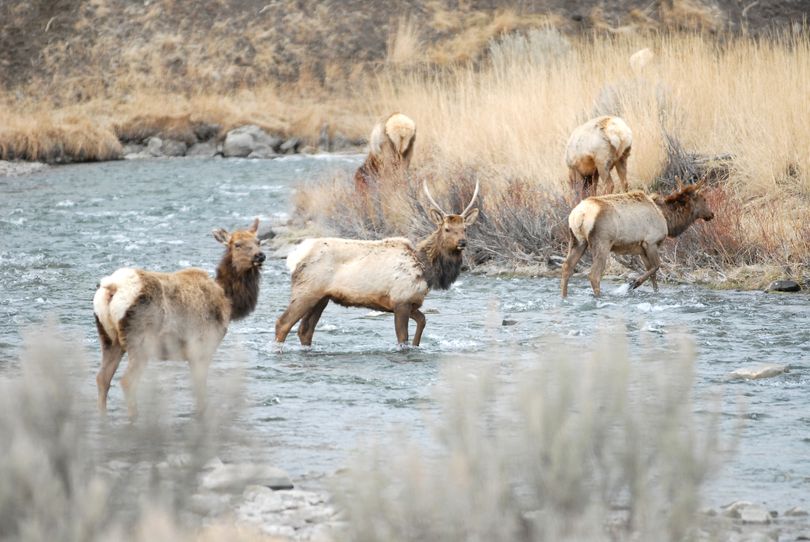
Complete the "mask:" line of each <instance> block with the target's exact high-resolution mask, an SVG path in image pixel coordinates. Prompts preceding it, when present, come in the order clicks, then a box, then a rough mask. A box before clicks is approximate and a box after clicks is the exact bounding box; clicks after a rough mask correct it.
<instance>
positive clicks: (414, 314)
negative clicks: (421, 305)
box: [411, 307, 427, 346]
mask: <svg viewBox="0 0 810 542" xmlns="http://www.w3.org/2000/svg"><path fill="white" fill-rule="evenodd" d="M411 318H413V321H414V322H416V331H415V332H414V334H413V345H414V346H419V343H420V342H421V341H422V331H423V330H424V329H425V324H426V323H427V320H425V315H424V314H423V313H422V311H420V310H419V309H418V308H416V307H413V308H412V309H411Z"/></svg>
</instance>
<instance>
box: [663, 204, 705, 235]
mask: <svg viewBox="0 0 810 542" xmlns="http://www.w3.org/2000/svg"><path fill="white" fill-rule="evenodd" d="M655 204H656V205H658V208H659V209H661V212H662V213H663V214H664V218H665V219H666V221H667V236H669V237H677V236H679V235H680V234H682V233H683V232H684V231H686V229H687V228H688V227H689V226H691V225H692V223H693V222H694V221H695V220H697V218H696V217H695V215H694V209H693V208H692V205H691V202H690V200H689V199H688V198H683V197H680V198H672V197H667V198H663V197H658V198H656V200H655Z"/></svg>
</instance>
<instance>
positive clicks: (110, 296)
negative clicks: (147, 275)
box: [93, 267, 141, 340]
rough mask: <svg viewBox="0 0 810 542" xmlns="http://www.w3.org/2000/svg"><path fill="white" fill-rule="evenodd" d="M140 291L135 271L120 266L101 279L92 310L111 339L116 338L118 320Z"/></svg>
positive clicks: (138, 278) (139, 281)
mask: <svg viewBox="0 0 810 542" xmlns="http://www.w3.org/2000/svg"><path fill="white" fill-rule="evenodd" d="M140 293H141V279H140V277H139V276H138V273H137V271H135V270H134V269H130V268H128V267H122V268H121V269H118V270H117V271H116V272H115V273H113V274H112V275H110V276H108V277H104V278H103V279H101V282H100V285H99V288H98V290H96V294H95V296H93V311H94V312H95V313H96V316H97V317H98V320H99V322H101V327H103V328H104V331H105V332H106V333H107V335H109V336H110V338H111V339H113V340H118V322H119V321H120V320H121V319H122V318H123V317H124V316H125V315H126V313H127V310H129V308H130V307H131V306H132V304H133V303H134V302H135V300H136V299H137V298H138V295H140Z"/></svg>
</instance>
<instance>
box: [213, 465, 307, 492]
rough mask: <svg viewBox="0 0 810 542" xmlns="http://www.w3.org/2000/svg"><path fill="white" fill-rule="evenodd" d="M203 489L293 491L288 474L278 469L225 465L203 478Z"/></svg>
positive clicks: (261, 466)
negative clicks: (259, 488) (262, 487)
mask: <svg viewBox="0 0 810 542" xmlns="http://www.w3.org/2000/svg"><path fill="white" fill-rule="evenodd" d="M201 481H202V487H203V488H205V489H208V490H212V491H241V490H243V489H244V488H245V487H247V486H251V485H259V486H265V487H269V488H271V489H292V487H293V484H292V482H291V481H290V477H289V476H288V475H287V473H286V472H285V471H284V470H282V469H279V468H277V467H271V466H269V465H252V464H223V465H221V466H216V467H215V468H214V469H212V470H211V472H209V473H207V474H205V475H203V476H202V480H201Z"/></svg>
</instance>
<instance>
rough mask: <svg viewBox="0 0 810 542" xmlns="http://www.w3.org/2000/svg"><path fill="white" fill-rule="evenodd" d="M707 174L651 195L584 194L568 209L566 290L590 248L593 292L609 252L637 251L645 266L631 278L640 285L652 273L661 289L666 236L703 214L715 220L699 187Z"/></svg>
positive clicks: (655, 285) (596, 291)
mask: <svg viewBox="0 0 810 542" xmlns="http://www.w3.org/2000/svg"><path fill="white" fill-rule="evenodd" d="M704 184H705V179H704V180H701V181H700V182H699V183H697V184H691V185H688V186H683V184H681V182H680V180H678V188H677V189H676V190H675V191H674V192H672V193H671V194H669V195H667V196H661V195H658V194H652V195H647V194H645V193H644V192H640V191H633V192H627V193H623V194H612V195H605V196H593V197H590V198H587V199H584V200H582V201H581V202H580V203H579V204H578V205H577V206H576V207H574V209H573V210H572V211H571V213H570V214H569V215H568V228H569V231H568V257H567V258H566V259H565V263H564V264H563V267H562V284H561V286H562V296H563V297H566V296H567V295H568V280H569V279H570V278H571V275H572V274H573V272H574V267H575V266H576V265H577V262H579V259H580V258H582V255H583V254H585V250H587V249H588V248H590V249H591V256H592V258H593V264H592V265H591V271H590V274H589V275H588V277H589V278H590V281H591V286H592V287H593V293H594V295H596V296H599V295H600V293H601V289H600V282H601V280H602V273H603V272H604V271H605V265H606V264H607V260H608V257H609V256H610V253H611V252H615V253H617V254H638V255H639V256H640V257H641V260H642V261H643V262H644V267H645V268H646V271H645V273H644V274H643V275H641V276H640V277H638V278H637V279H636V280H634V281H633V282H632V283H631V286H630V287H631V288H632V289H635V288H638V287H639V286H641V285H642V284H643V283H644V281H645V280H647V279H648V278H649V279H650V280H651V282H652V285H653V289H654V290H655V291H658V283H657V281H656V279H655V273H656V272H657V271H658V268H659V267H660V266H661V259H660V258H659V256H658V250H659V248H660V247H661V243H662V242H663V241H664V239H665V238H666V237H676V236H678V235H680V234H681V233H683V232H684V231H685V230H686V229H687V228H688V227H689V226H691V225H692V223H693V222H694V221H695V220H697V219H699V218H702V219H703V220H706V221H708V220H711V219H713V218H714V213H713V212H712V210H711V209H710V208H709V204H708V202H707V201H706V199H705V198H704V197H703V194H702V193H701V190H702V188H703V186H704Z"/></svg>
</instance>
